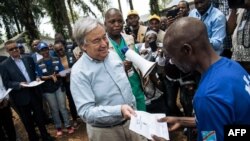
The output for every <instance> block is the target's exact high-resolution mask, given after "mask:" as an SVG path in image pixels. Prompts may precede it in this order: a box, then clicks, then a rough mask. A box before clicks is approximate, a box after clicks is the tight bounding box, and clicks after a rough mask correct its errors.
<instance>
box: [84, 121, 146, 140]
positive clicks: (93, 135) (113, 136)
mask: <svg viewBox="0 0 250 141" xmlns="http://www.w3.org/2000/svg"><path fill="white" fill-rule="evenodd" d="M129 123H130V122H129V121H127V122H126V123H125V124H123V125H118V126H115V127H110V128H99V127H93V126H91V125H89V124H87V133H88V138H89V141H147V139H146V138H145V137H143V136H141V135H139V134H137V133H135V132H133V131H131V130H129Z"/></svg>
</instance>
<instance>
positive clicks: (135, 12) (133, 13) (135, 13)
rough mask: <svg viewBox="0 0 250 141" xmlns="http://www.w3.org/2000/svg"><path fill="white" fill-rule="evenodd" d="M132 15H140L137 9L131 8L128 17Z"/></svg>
mask: <svg viewBox="0 0 250 141" xmlns="http://www.w3.org/2000/svg"><path fill="white" fill-rule="evenodd" d="M130 15H137V16H139V15H138V12H137V11H135V10H130V11H129V12H128V15H127V17H128V16H130Z"/></svg>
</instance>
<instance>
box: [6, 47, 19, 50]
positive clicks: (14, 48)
mask: <svg viewBox="0 0 250 141" xmlns="http://www.w3.org/2000/svg"><path fill="white" fill-rule="evenodd" d="M14 50H18V47H17V46H16V47H13V48H9V49H8V51H14Z"/></svg>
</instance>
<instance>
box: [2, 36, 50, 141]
mask: <svg viewBox="0 0 250 141" xmlns="http://www.w3.org/2000/svg"><path fill="white" fill-rule="evenodd" d="M5 49H6V51H7V52H8V53H9V55H10V57H9V58H8V59H6V60H5V61H4V62H3V67H4V71H5V73H6V75H4V78H3V79H4V82H5V83H6V86H7V88H13V90H12V91H11V92H10V98H11V100H12V102H13V104H14V105H15V107H16V109H17V110H18V113H19V116H20V118H21V120H22V122H23V124H24V126H25V129H26V131H27V133H28V137H29V140H30V141H38V140H39V138H38V136H37V134H36V131H35V127H34V120H35V121H36V123H37V125H38V128H39V130H40V133H41V137H42V140H43V141H50V140H53V138H52V137H51V136H50V135H49V134H48V132H47V130H46V127H45V124H44V119H43V114H42V113H43V112H42V103H41V95H39V93H38V92H36V90H37V87H31V88H30V87H25V86H23V84H25V83H29V82H32V81H35V80H36V79H37V78H36V73H35V63H34V61H33V59H32V58H31V57H29V56H21V55H20V51H19V49H18V47H17V44H16V42H15V41H12V40H10V41H7V42H6V43H5ZM32 112H33V114H34V116H32V114H31V113H32ZM33 117H34V120H33Z"/></svg>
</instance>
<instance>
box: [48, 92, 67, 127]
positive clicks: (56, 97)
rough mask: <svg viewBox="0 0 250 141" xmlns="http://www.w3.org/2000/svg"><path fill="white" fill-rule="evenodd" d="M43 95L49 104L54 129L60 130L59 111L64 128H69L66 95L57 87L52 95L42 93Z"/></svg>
mask: <svg viewBox="0 0 250 141" xmlns="http://www.w3.org/2000/svg"><path fill="white" fill-rule="evenodd" d="M43 95H44V97H45V99H46V100H47V101H48V103H49V107H50V109H51V112H52V117H53V120H54V123H55V126H56V128H57V129H58V128H62V122H61V119H60V116H59V111H60V112H61V114H62V117H63V121H64V126H65V127H70V121H69V113H68V110H67V108H66V95H65V93H63V92H62V90H61V87H59V88H58V89H57V90H56V91H55V92H54V93H44V94H43Z"/></svg>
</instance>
